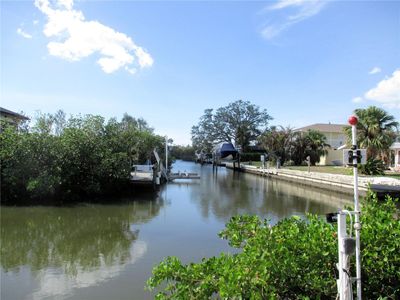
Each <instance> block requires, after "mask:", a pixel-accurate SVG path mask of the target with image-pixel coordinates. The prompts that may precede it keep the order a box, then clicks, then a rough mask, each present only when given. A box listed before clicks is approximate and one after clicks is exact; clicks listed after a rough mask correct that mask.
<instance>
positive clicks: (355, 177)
mask: <svg viewBox="0 0 400 300" xmlns="http://www.w3.org/2000/svg"><path fill="white" fill-rule="evenodd" d="M357 123H358V119H357V117H356V116H351V117H350V118H349V124H350V125H351V136H352V150H353V153H357V152H359V151H357V149H358V147H357ZM357 158H358V157H357V154H356V155H353V180H354V214H355V222H354V229H355V231H356V281H357V299H358V300H361V253H360V231H361V224H360V213H361V212H360V203H359V200H358V169H357V162H358V160H357Z"/></svg>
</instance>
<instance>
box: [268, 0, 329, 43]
mask: <svg viewBox="0 0 400 300" xmlns="http://www.w3.org/2000/svg"><path fill="white" fill-rule="evenodd" d="M326 4H327V1H322V0H279V1H278V2H277V3H275V4H273V5H270V6H267V7H266V8H265V9H264V10H263V12H264V13H271V12H272V11H278V10H283V9H286V10H289V9H290V10H291V11H293V9H294V10H295V12H294V13H291V14H288V13H286V14H285V15H283V16H281V17H279V18H278V20H275V21H273V22H267V24H266V25H265V26H264V27H263V28H262V30H261V34H262V36H263V37H264V38H266V39H268V40H271V39H273V38H274V37H276V36H278V35H279V34H280V33H281V32H283V31H285V30H287V29H288V28H290V27H291V26H293V25H294V24H296V23H299V22H301V21H304V20H306V19H308V18H310V17H312V16H314V15H316V14H318V13H319V12H320V11H321V10H322V8H323V7H324V6H325V5H326Z"/></svg>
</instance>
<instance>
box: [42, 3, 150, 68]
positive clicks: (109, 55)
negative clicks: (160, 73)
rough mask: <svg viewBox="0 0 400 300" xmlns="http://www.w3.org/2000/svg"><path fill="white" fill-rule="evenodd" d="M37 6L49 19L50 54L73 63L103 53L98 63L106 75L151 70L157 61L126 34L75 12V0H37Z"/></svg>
mask: <svg viewBox="0 0 400 300" xmlns="http://www.w3.org/2000/svg"><path fill="white" fill-rule="evenodd" d="M35 6H36V7H37V8H38V9H39V10H40V11H41V12H42V13H43V14H45V15H46V16H47V18H48V21H47V24H46V25H45V27H44V30H43V33H44V34H45V35H46V36H47V37H49V38H54V40H52V41H50V42H49V43H48V45H47V48H48V51H49V54H50V55H53V56H57V57H60V58H62V59H65V60H69V61H79V60H81V59H82V58H85V57H88V56H90V55H92V54H95V53H98V54H100V56H101V57H100V58H99V59H98V60H97V63H98V64H99V65H100V67H101V68H102V70H103V71H104V72H105V73H113V72H115V71H117V70H119V69H121V68H123V69H125V70H127V71H128V72H129V73H132V72H131V71H129V70H136V68H135V66H137V67H139V68H145V67H151V66H152V65H153V58H152V57H151V55H150V54H149V53H148V52H146V51H145V50H144V49H143V48H141V47H140V46H138V45H136V44H135V43H134V42H133V41H132V39H131V38H130V37H129V36H127V35H126V34H124V33H120V32H118V31H115V30H114V29H112V28H110V27H108V26H106V25H103V24H101V23H100V22H97V21H86V20H85V16H84V15H83V13H82V12H81V11H78V10H74V9H73V0H58V1H57V2H56V4H51V3H50V1H49V0H35Z"/></svg>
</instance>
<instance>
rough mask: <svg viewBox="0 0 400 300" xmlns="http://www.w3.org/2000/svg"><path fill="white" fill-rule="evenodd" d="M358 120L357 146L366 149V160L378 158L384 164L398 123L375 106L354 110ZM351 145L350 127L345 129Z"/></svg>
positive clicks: (387, 158) (394, 137)
mask: <svg viewBox="0 0 400 300" xmlns="http://www.w3.org/2000/svg"><path fill="white" fill-rule="evenodd" d="M354 114H355V115H356V116H357V118H358V123H357V145H358V146H359V147H360V148H366V149H367V157H368V158H378V159H381V160H383V161H385V162H386V163H387V162H388V160H389V155H390V151H389V148H390V146H391V145H392V144H393V142H394V141H395V139H396V135H397V134H396V132H397V130H398V127H399V123H398V122H397V121H396V120H395V118H394V117H393V116H392V115H389V114H388V113H387V112H386V111H384V110H383V109H381V108H378V107H376V106H370V107H368V108H366V109H361V108H360V109H356V110H355V111H354ZM345 132H346V134H347V137H348V140H349V142H350V144H351V127H350V126H348V127H347V128H345Z"/></svg>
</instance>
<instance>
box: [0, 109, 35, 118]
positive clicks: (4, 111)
mask: <svg viewBox="0 0 400 300" xmlns="http://www.w3.org/2000/svg"><path fill="white" fill-rule="evenodd" d="M0 115H4V116H12V117H14V118H17V119H21V120H29V118H28V117H25V116H23V115H21V114H18V113H16V112H13V111H11V110H8V109H5V108H3V107H0Z"/></svg>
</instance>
